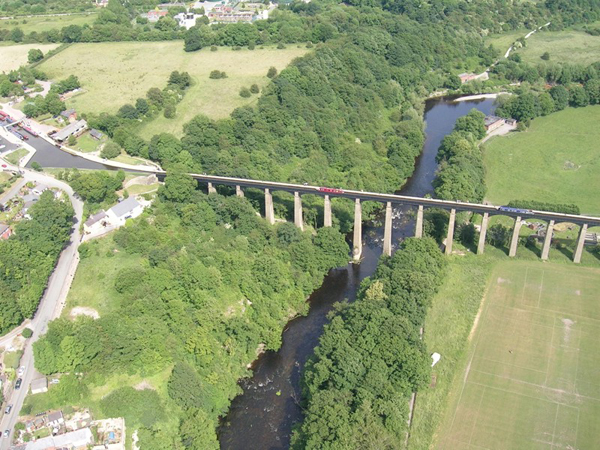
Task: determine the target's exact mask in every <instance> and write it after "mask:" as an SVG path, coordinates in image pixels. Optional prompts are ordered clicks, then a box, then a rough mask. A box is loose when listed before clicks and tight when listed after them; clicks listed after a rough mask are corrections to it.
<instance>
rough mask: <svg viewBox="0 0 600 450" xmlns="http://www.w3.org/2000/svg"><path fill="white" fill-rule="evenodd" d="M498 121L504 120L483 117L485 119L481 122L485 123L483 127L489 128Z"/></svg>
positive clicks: (494, 117)
mask: <svg viewBox="0 0 600 450" xmlns="http://www.w3.org/2000/svg"><path fill="white" fill-rule="evenodd" d="M500 120H504V119H503V118H502V117H498V116H485V119H484V120H483V122H484V123H485V126H486V127H487V126H490V125H491V124H493V123H496V122H498V121H500Z"/></svg>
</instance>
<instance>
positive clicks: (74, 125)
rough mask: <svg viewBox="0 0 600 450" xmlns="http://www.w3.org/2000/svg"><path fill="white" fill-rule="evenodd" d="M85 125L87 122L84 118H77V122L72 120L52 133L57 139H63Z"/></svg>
mask: <svg viewBox="0 0 600 450" xmlns="http://www.w3.org/2000/svg"><path fill="white" fill-rule="evenodd" d="M86 126H87V122H86V121H85V120H83V119H82V120H78V121H77V122H73V123H72V124H69V125H67V126H66V127H64V128H63V129H62V130H60V131H59V132H58V133H56V134H55V135H54V138H55V139H56V140H58V141H64V140H65V139H67V138H68V137H69V136H71V135H72V134H73V133H76V132H77V131H79V130H81V129H82V128H85V127H86Z"/></svg>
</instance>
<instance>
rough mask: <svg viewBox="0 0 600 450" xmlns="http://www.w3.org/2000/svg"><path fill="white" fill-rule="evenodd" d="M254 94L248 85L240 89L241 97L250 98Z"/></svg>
mask: <svg viewBox="0 0 600 450" xmlns="http://www.w3.org/2000/svg"><path fill="white" fill-rule="evenodd" d="M251 95H252V93H251V92H250V90H249V89H248V88H247V87H243V88H241V89H240V97H243V98H248V97H250V96H251Z"/></svg>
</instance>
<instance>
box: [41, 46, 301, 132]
mask: <svg viewBox="0 0 600 450" xmlns="http://www.w3.org/2000/svg"><path fill="white" fill-rule="evenodd" d="M307 51H308V50H307V49H305V48H297V47H295V46H288V47H287V48H286V49H281V50H278V49H276V48H274V47H269V48H264V49H262V50H261V49H258V48H257V49H255V50H248V49H242V50H238V51H233V50H232V49H231V48H223V47H222V48H219V49H218V51H216V52H211V51H210V49H208V48H206V49H203V50H201V51H199V52H193V53H186V52H184V51H183V43H182V42H181V41H169V42H111V43H100V44H76V45H73V46H71V47H69V48H68V49H66V50H65V51H63V52H61V53H59V54H58V55H56V56H54V57H53V58H51V59H49V60H48V61H47V62H44V63H43V64H41V65H40V69H42V70H44V71H46V73H48V75H49V76H50V77H51V78H53V79H63V78H66V77H67V76H69V75H70V74H77V76H78V77H79V79H80V80H81V83H82V86H83V88H84V90H85V92H84V93H83V94H80V95H77V96H75V97H73V98H71V99H69V100H68V102H67V104H68V106H69V107H72V108H75V109H77V110H78V111H81V112H85V111H88V112H101V111H106V112H112V113H114V112H116V111H117V110H118V109H119V108H120V107H121V106H122V105H123V104H125V103H134V102H135V100H136V99H137V98H139V97H144V96H145V94H146V92H147V91H148V89H150V88H151V87H157V88H160V89H162V88H164V87H165V86H166V85H167V81H168V79H169V75H170V73H171V72H172V71H174V70H179V71H186V72H188V73H189V74H190V75H191V76H192V78H193V83H194V84H193V86H192V87H191V88H190V89H189V90H188V91H187V92H186V95H185V97H184V98H183V101H182V102H180V103H179V104H178V105H177V116H176V118H174V119H165V118H164V117H162V116H161V117H159V118H157V119H155V120H154V121H152V122H149V123H147V124H145V125H144V126H143V128H142V130H141V134H142V135H144V134H146V135H148V134H149V135H153V134H156V132H158V131H166V132H171V133H175V134H181V130H182V127H183V124H184V123H185V122H187V121H189V120H190V119H192V118H193V117H194V116H196V115H197V114H205V115H207V116H209V117H211V118H214V119H218V118H223V117H227V116H228V115H229V114H230V113H231V112H232V111H233V110H234V109H235V108H237V107H239V106H243V105H246V104H248V103H251V102H254V101H256V99H257V98H258V95H253V96H252V97H250V98H248V99H244V98H242V97H240V95H239V91H240V88H242V87H243V86H246V87H250V86H251V85H252V84H258V86H259V87H260V88H263V87H264V86H266V85H267V84H268V82H269V78H267V76H266V74H267V71H268V69H269V67H271V66H274V67H276V68H277V69H278V70H279V71H280V70H282V69H284V68H285V67H286V66H287V65H288V64H289V63H290V62H291V61H292V60H293V59H294V58H296V57H299V56H302V55H304V54H305V53H306V52H307ZM213 70H220V71H224V72H226V73H227V78H225V79H220V80H212V79H210V78H209V74H210V72H211V71H213Z"/></svg>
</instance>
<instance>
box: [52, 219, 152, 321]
mask: <svg viewBox="0 0 600 450" xmlns="http://www.w3.org/2000/svg"><path fill="white" fill-rule="evenodd" d="M85 220H87V217H86V218H85ZM84 245H87V246H89V247H90V256H88V257H87V258H82V259H81V261H80V262H79V267H78V268H77V273H76V274H75V279H74V280H73V284H72V286H71V290H70V291H69V295H68V297H67V306H66V308H65V309H64V312H63V315H64V316H69V314H70V313H71V310H72V309H73V308H74V307H76V306H84V307H88V308H93V309H95V310H96V311H97V312H98V313H99V314H100V317H102V315H104V314H106V313H108V312H111V311H113V310H115V309H117V308H118V307H119V304H118V302H119V294H118V293H117V291H116V290H115V288H114V280H115V276H116V274H117V273H118V272H119V271H120V270H122V269H125V268H131V267H138V266H139V265H140V264H141V261H142V258H141V257H139V256H138V255H131V254H124V253H118V252H116V251H115V245H114V243H113V240H112V237H111V235H108V236H106V237H104V238H100V239H94V240H92V241H90V242H89V243H86V244H84ZM107 255H110V256H111V257H110V258H107Z"/></svg>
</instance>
